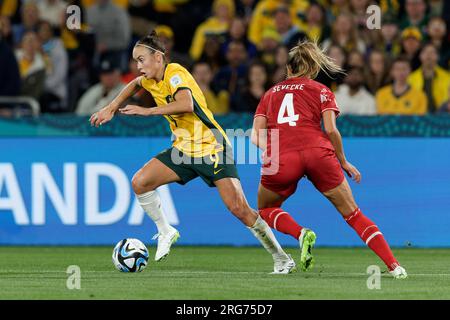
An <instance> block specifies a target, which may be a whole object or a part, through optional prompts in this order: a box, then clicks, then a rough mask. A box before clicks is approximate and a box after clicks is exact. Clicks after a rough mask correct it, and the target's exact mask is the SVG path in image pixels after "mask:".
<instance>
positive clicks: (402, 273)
mask: <svg viewBox="0 0 450 320" xmlns="http://www.w3.org/2000/svg"><path fill="white" fill-rule="evenodd" d="M389 273H390V274H391V275H392V276H393V277H394V279H406V278H407V277H408V274H407V273H406V270H405V268H403V267H402V266H397V267H396V268H395V269H394V270H392V271H389Z"/></svg>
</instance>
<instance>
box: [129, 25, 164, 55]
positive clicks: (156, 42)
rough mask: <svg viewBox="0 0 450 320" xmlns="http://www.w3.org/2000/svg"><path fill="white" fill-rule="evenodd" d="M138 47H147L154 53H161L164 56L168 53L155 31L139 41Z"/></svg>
mask: <svg viewBox="0 0 450 320" xmlns="http://www.w3.org/2000/svg"><path fill="white" fill-rule="evenodd" d="M136 46H143V47H146V48H147V49H149V50H150V51H151V52H152V53H155V52H159V53H161V54H162V55H164V54H165V53H166V47H165V46H164V44H163V43H162V41H161V40H160V39H159V37H158V34H157V33H156V31H155V30H153V31H152V32H151V33H150V34H149V35H146V36H145V37H143V38H141V39H139V41H138V42H136Z"/></svg>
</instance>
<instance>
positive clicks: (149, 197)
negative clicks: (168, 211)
mask: <svg viewBox="0 0 450 320" xmlns="http://www.w3.org/2000/svg"><path fill="white" fill-rule="evenodd" d="M136 196H137V198H138V201H139V204H140V205H141V207H142V209H144V211H145V212H146V213H147V215H148V216H149V217H150V218H151V219H152V220H153V222H154V223H155V224H156V227H157V228H158V232H159V233H161V234H166V233H168V232H169V231H170V225H169V223H168V222H167V220H166V216H165V215H164V212H163V211H162V208H161V199H160V198H159V194H158V192H157V191H156V190H153V191H149V192H146V193H143V194H138V195H136Z"/></svg>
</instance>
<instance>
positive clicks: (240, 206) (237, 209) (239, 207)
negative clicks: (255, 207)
mask: <svg viewBox="0 0 450 320" xmlns="http://www.w3.org/2000/svg"><path fill="white" fill-rule="evenodd" d="M228 210H230V211H231V213H232V214H233V215H234V216H236V218H238V219H239V220H241V221H244V222H245V221H246V220H247V219H248V215H249V212H250V210H249V208H248V205H247V204H246V203H245V202H244V201H242V200H241V199H239V200H237V201H233V203H231V204H229V205H228Z"/></svg>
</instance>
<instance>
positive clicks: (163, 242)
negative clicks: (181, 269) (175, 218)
mask: <svg viewBox="0 0 450 320" xmlns="http://www.w3.org/2000/svg"><path fill="white" fill-rule="evenodd" d="M179 237H180V233H179V232H178V230H177V229H175V228H174V227H172V226H170V230H169V232H168V233H164V234H162V233H157V234H155V236H154V237H153V238H152V240H155V239H158V248H157V249H156V254H155V261H161V260H162V259H164V258H165V257H167V256H168V255H169V253H170V247H171V246H172V244H174V243H175V242H176V241H177V240H178V238H179Z"/></svg>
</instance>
